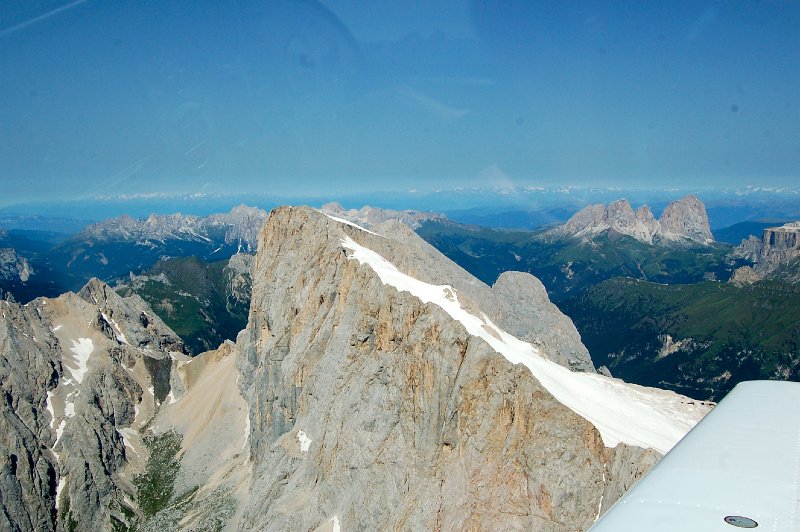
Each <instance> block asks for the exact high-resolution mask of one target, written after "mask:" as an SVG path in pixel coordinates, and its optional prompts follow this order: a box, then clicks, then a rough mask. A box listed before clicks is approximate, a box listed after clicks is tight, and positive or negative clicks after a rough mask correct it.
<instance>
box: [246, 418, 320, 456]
mask: <svg viewBox="0 0 800 532" xmlns="http://www.w3.org/2000/svg"><path fill="white" fill-rule="evenodd" d="M247 418H248V422H249V421H250V416H247ZM248 433H249V431H248ZM297 441H299V442H300V452H301V453H307V452H308V448H309V447H311V442H312V441H313V440H312V439H311V438H309V437H308V436H307V435H306V433H305V432H303V431H302V430H301V431H300V432H298V433H297Z"/></svg>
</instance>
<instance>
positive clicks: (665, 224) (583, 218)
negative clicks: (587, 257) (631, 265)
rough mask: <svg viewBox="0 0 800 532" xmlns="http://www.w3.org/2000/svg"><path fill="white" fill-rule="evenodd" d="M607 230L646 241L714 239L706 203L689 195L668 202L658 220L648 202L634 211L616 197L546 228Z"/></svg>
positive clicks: (574, 233)
mask: <svg viewBox="0 0 800 532" xmlns="http://www.w3.org/2000/svg"><path fill="white" fill-rule="evenodd" d="M607 231H614V232H616V233H619V234H623V235H628V236H630V237H633V238H635V239H636V240H639V241H641V242H645V243H647V244H654V243H656V244H672V243H697V244H703V245H706V244H710V243H711V242H713V241H714V237H713V235H712V234H711V227H710V225H709V222H708V215H707V213H706V208H705V205H704V204H703V202H702V201H700V199H698V198H697V197H696V196H692V195H688V196H685V197H683V198H681V199H679V200H676V201H673V202H672V203H670V204H669V205H667V207H666V208H665V209H664V212H663V213H662V214H661V217H660V218H659V219H658V220H656V219H655V218H654V216H653V213H652V212H651V211H650V208H649V207H647V205H643V206H642V207H639V208H638V209H636V211H634V210H633V209H632V208H631V205H630V203H629V202H628V200H626V199H621V200H617V201H615V202H613V203H611V204H609V205H608V206H606V205H603V204H596V205H589V206H588V207H585V208H583V209H581V210H580V211H578V212H577V213H575V214H574V215H573V216H572V217H571V218H570V219H569V220H567V222H566V223H564V224H563V225H561V226H559V227H556V228H554V229H552V230H551V231H549V232H548V233H547V234H546V236H549V237H555V238H565V237H586V238H591V237H592V236H594V235H598V234H600V233H604V232H607Z"/></svg>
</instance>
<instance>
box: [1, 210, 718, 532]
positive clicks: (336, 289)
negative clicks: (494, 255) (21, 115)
mask: <svg viewBox="0 0 800 532" xmlns="http://www.w3.org/2000/svg"><path fill="white" fill-rule="evenodd" d="M372 229H373V230H370V231H368V230H364V229H362V228H359V227H357V226H355V225H354V224H353V223H352V222H347V221H344V220H342V219H339V218H338V217H330V216H326V215H324V214H322V213H320V212H318V211H315V210H313V209H309V208H290V207H286V208H279V209H276V210H274V211H273V212H272V213H271V214H270V216H269V218H268V220H267V222H266V223H265V225H264V227H263V229H262V230H261V232H260V233H259V236H258V253H257V255H256V256H255V259H254V260H253V263H252V265H250V264H248V263H247V260H243V261H241V264H236V265H235V266H236V268H237V271H238V272H239V273H240V274H245V272H248V273H251V279H252V297H251V306H250V312H249V320H248V324H247V328H246V329H245V330H244V331H242V332H241V333H240V334H239V336H238V338H237V341H236V343H235V344H234V343H232V342H226V343H224V344H223V345H222V346H220V347H219V348H218V349H216V350H213V351H209V352H206V353H203V354H201V355H199V356H198V357H195V358H192V359H190V358H189V357H187V356H185V355H183V354H181V351H182V343H181V341H180V339H178V338H177V337H176V336H175V335H174V334H173V333H172V332H171V331H170V330H169V329H168V328H167V327H166V326H165V325H164V324H163V323H162V322H161V321H160V320H158V318H156V317H155V316H154V315H153V314H152V313H151V312H150V311H149V309H148V308H147V305H146V304H145V303H144V301H142V300H141V299H139V298H138V297H137V296H131V297H128V298H122V297H120V296H118V295H116V294H115V293H114V292H113V291H112V290H111V289H110V288H108V287H107V286H106V285H104V284H103V283H100V282H99V281H92V282H90V283H89V284H88V285H87V286H86V287H85V288H84V289H83V290H81V292H80V293H79V294H65V295H64V296H61V297H59V298H56V299H38V300H35V301H34V302H32V303H31V304H30V305H28V306H20V305H15V304H13V303H7V302H2V303H0V308H2V310H3V321H2V322H1V323H2V326H3V327H2V328H0V346H1V347H2V349H3V364H2V366H0V371H2V374H0V377H2V380H0V383H1V385H2V386H3V390H4V395H3V396H4V398H5V403H4V405H1V406H0V408H2V410H0V414H2V416H1V417H0V445H2V449H3V457H2V460H3V462H2V463H0V487H2V492H1V493H2V497H0V504H2V507H3V510H4V512H3V514H2V515H0V519H3V520H4V521H2V522H0V528H3V529H10V530H54V529H61V530H71V529H74V530H102V529H118V530H127V529H130V528H132V527H134V526H135V527H136V529H137V530H140V531H151V530H152V531H159V532H161V531H164V530H200V529H203V530H205V529H217V530H219V529H224V530H314V529H321V530H331V529H339V528H341V529H344V530H353V529H356V530H375V529H412V530H418V529H435V530H456V529H458V530H461V529H483V528H499V529H528V530H531V529H533V530H544V531H567V530H570V531H571V530H585V529H587V528H588V527H589V526H590V525H591V524H592V523H593V522H594V520H595V519H596V518H597V517H598V516H599V515H600V514H601V513H602V512H604V511H605V510H606V509H607V508H608V507H610V505H611V504H613V502H614V501H615V500H616V499H617V498H618V497H619V496H620V495H621V494H622V493H624V491H625V490H626V489H627V488H629V487H630V486H631V485H632V483H633V482H635V480H636V479H637V478H639V477H640V476H641V475H642V474H643V473H644V472H646V471H647V470H648V469H649V468H650V467H652V465H653V464H654V463H655V462H656V461H657V460H658V457H659V455H660V454H661V453H663V452H665V451H666V450H668V449H669V448H670V447H671V446H672V445H674V443H675V442H676V441H677V440H678V439H680V438H681V437H682V436H683V434H685V433H686V432H687V431H688V430H689V429H690V428H691V427H692V426H693V425H694V423H696V422H697V420H698V419H699V418H700V417H701V416H702V415H703V414H704V413H705V411H706V407H705V406H701V405H697V404H694V402H692V401H690V400H689V399H687V398H685V397H681V396H679V395H676V394H674V393H671V392H664V391H661V390H655V389H650V388H643V387H640V386H633V385H628V384H625V383H623V382H622V381H619V380H617V379H611V378H608V377H605V376H602V375H598V374H597V373H596V372H594V368H593V366H592V364H591V360H590V359H589V357H588V354H587V353H586V351H585V348H583V347H582V346H580V342H579V338H578V337H577V333H576V332H575V330H574V327H572V324H571V322H570V321H569V319H568V318H566V317H564V316H563V315H561V314H560V313H558V312H557V311H556V310H555V308H554V307H552V305H551V304H550V303H549V301H548V300H547V297H546V294H545V293H544V291H543V289H542V287H541V285H540V284H539V283H538V281H537V280H536V279H535V278H533V277H531V276H529V275H526V274H517V273H509V274H506V275H504V276H502V277H501V278H500V279H499V280H498V282H497V283H496V284H495V286H494V287H491V288H490V287H488V286H486V285H484V284H482V283H480V282H479V281H477V280H476V279H475V278H474V277H472V276H470V275H469V274H467V273H466V272H465V271H463V270H462V269H460V268H459V267H458V266H456V265H454V264H453V263H451V262H450V261H448V260H447V259H445V258H444V257H443V256H441V254H439V253H438V252H437V251H436V250H435V249H433V248H431V247H430V246H429V245H428V244H426V243H425V242H424V241H422V240H421V239H420V238H419V237H418V236H417V235H416V234H415V233H414V232H413V231H412V230H411V229H410V228H409V227H407V226H406V225H404V224H403V223H401V222H399V221H396V220H389V221H384V222H381V223H376V224H375V225H374V226H373V228H372ZM232 279H233V278H232ZM518 337H521V339H520V338H518ZM573 370H575V371H573Z"/></svg>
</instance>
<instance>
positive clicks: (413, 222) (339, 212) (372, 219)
mask: <svg viewBox="0 0 800 532" xmlns="http://www.w3.org/2000/svg"><path fill="white" fill-rule="evenodd" d="M320 211H322V212H323V213H325V214H329V215H331V216H336V217H339V218H343V219H345V220H348V221H350V222H354V223H357V224H361V225H363V226H364V227H367V228H371V227H372V226H373V225H376V224H379V223H381V222H385V221H388V220H399V221H401V222H403V223H404V224H406V225H408V226H409V227H411V228H412V229H417V228H418V227H419V226H420V224H421V223H422V222H424V221H426V220H443V219H446V216H445V215H443V214H438V213H435V212H428V211H415V210H404V211H397V210H392V209H380V208H377V207H370V206H369V205H366V206H364V207H361V208H360V209H345V208H344V207H342V206H341V205H340V204H339V203H336V202H330V203H326V204H325V205H323V206H322V207H320Z"/></svg>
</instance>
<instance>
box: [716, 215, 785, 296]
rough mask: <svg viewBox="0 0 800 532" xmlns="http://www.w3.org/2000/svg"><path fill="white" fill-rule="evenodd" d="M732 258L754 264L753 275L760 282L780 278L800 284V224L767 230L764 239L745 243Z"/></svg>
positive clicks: (748, 240)
mask: <svg viewBox="0 0 800 532" xmlns="http://www.w3.org/2000/svg"><path fill="white" fill-rule="evenodd" d="M731 256H732V257H734V258H742V259H746V260H749V261H752V262H753V263H754V266H753V272H754V273H755V276H756V277H757V278H758V279H766V278H778V279H782V280H785V281H789V282H793V283H794V282H799V281H800V222H791V223H787V224H784V225H783V226H781V227H770V228H767V229H764V232H763V234H762V235H761V239H758V238H756V237H754V236H751V237H749V238H748V239H746V240H742V243H741V244H739V245H738V246H736V247H735V248H734V249H733V251H732V252H731ZM751 277H752V276H751Z"/></svg>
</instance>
